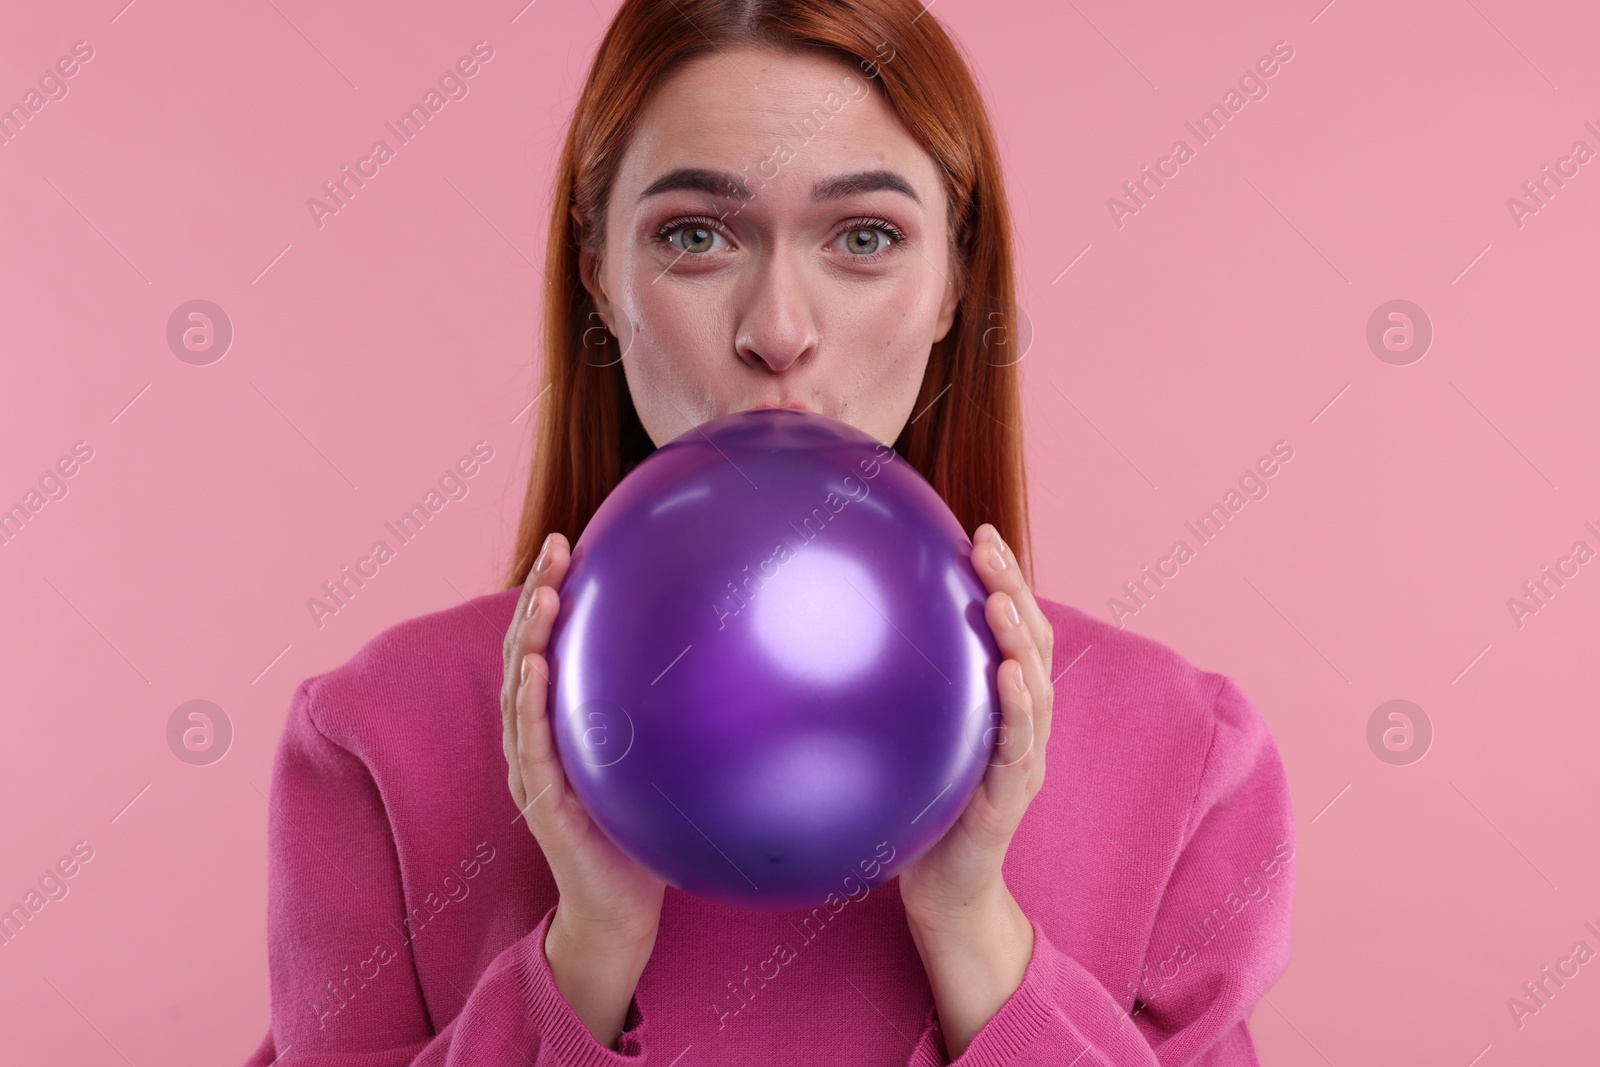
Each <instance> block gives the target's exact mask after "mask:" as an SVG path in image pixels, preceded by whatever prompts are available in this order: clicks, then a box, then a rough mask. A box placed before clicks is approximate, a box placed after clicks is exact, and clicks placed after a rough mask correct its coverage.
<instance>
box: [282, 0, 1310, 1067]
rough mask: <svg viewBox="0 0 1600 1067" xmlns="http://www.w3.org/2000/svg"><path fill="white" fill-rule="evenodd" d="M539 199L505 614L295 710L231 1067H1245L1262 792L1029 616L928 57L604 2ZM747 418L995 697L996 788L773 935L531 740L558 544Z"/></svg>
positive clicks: (1275, 816) (1136, 647)
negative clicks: (649, 474) (819, 478)
mask: <svg viewBox="0 0 1600 1067" xmlns="http://www.w3.org/2000/svg"><path fill="white" fill-rule="evenodd" d="M556 194H557V195H556V198H555V205H556V208H555V218H554V220H553V225H552V227H551V231H550V244H549V255H548V264H547V265H548V274H547V286H546V290H545V329H546V335H545V359H544V377H545V388H544V390H543V391H542V393H541V398H542V399H541V404H540V408H539V427H540V428H539V439H538V448H537V452H536V460H535V467H534V470H533V472H532V477H531V480H530V487H529V493H528V497H527V503H526V507H525V509H524V513H523V520H522V525H521V530H520V534H519V538H518V544H517V556H516V564H515V566H514V567H513V568H512V574H511V581H510V583H509V585H508V588H507V589H506V590H504V591H502V592H500V593H497V594H492V595H488V596H483V597H479V598H477V599H474V600H472V601H470V602H468V603H467V604H464V605H462V606H460V607H457V608H454V609H450V610H446V611H441V612H436V613H433V614H429V615H426V616H423V617H421V618H417V619H412V620H409V621H407V622H404V623H401V624H399V625H397V626H394V627H392V628H391V629H389V630H387V631H385V632H384V633H382V634H380V635H379V636H378V637H377V638H375V639H374V640H373V641H371V642H370V643H369V644H368V645H367V646H366V647H364V648H363V649H362V650H361V651H360V652H359V653H358V654H357V655H356V656H354V657H353V658H352V659H351V660H350V661H349V662H348V663H346V664H344V665H342V666H340V667H338V668H336V669H334V670H331V671H329V672H327V673H325V674H322V675H319V676H316V677H313V678H309V679H307V680H306V681H305V682H303V683H302V684H301V686H300V687H299V689H298V690H297V692H296V693H295V695H294V699H293V701H292V704H291V708H290V715H289V719H288V722H287V724H286V726H285V731H284V735H283V739H282V742H281V747H280V751H279V756H278V762H277V765H276V768H275V772H274V777H273V786H272V800H273V803H272V806H271V814H270V825H269V842H270V848H271V870H270V877H269V890H270V892H269V910H268V933H269V938H270V955H271V972H272V1022H271V1028H270V1031H269V1033H268V1035H267V1037H266V1039H265V1040H264V1041H263V1042H262V1044H261V1046H260V1048H259V1049H258V1050H257V1051H256V1053H255V1055H254V1057H253V1058H252V1060H251V1061H250V1062H251V1063H252V1064H255V1065H265V1064H268V1063H271V1062H273V1061H274V1059H275V1058H280V1059H281V1060H282V1061H284V1062H297V1061H301V1060H303V1061H305V1062H309V1063H321V1064H352V1065H353V1064H363V1065H379V1064H383V1065H388V1064H410V1063H417V1064H516V1063H523V1062H525V1063H528V1064H535V1065H539V1067H545V1065H551V1067H554V1065H558V1064H559V1065H566V1064H574V1065H576V1064H583V1065H589V1064H597V1065H598V1064H628V1063H634V1064H637V1063H642V1062H645V1061H646V1059H648V1061H649V1062H652V1063H658V1064H664V1065H673V1064H682V1065H683V1067H690V1065H695V1064H718V1063H739V1064H750V1063H766V1062H772V1061H776V1060H778V1059H780V1058H781V1059H782V1061H784V1062H785V1063H794V1064H799V1063H824V1062H826V1063H829V1064H836V1063H863V1064H867V1063H893V1064H913V1065H931V1064H941V1063H946V1062H955V1063H961V1064H1016V1065H1023V1064H1028V1065H1035V1064H1058V1065H1061V1067H1066V1065H1069V1064H1080V1065H1083V1067H1089V1065H1111V1064H1151V1065H1153V1064H1158V1063H1159V1064H1165V1065H1174V1064H1206V1065H1211V1067H1221V1065H1241V1064H1254V1063H1256V1062H1257V1059H1256V1055H1255V1050H1254V1046H1253V1044H1252V1041H1251V1038H1250V1034H1249V1031H1248V1029H1247V1027H1246V1020H1247V1018H1248V1016H1249V1014H1250V1012H1251V1011H1252V1009H1253V1008H1254V1005H1255V1003H1256V1001H1257V1000H1258V998H1259V997H1260V996H1261V995H1262V994H1263V993H1264V992H1265V991H1266V990H1267V989H1268V988H1270V987H1271V985H1272V984H1273V983H1274V982H1275V981H1276V980H1277V979H1278V977H1279V976H1280V975H1281V974H1282V972H1283V970H1284V968H1285V967H1286V966H1287V963H1288V956H1289V943H1290V942H1289V919H1290V901H1291V898H1292V888H1293V873H1292V866H1291V861H1292V858H1293V853H1294V846H1293V837H1294V830H1293V817H1292V812H1291V809H1290V803H1289V794H1288V789H1287V783H1286V781H1285V778H1284V773H1283V768H1282V765H1281V762H1280V760H1279V757H1278V752H1277V749H1276V748H1275V746H1274V744H1273V742H1272V739H1271V737H1270V735H1269V734H1268V732H1267V729H1266V727H1265V725H1264V723H1263V721H1262V719H1261V717H1260V715H1259V714H1258V713H1257V711H1256V710H1255V708H1254V707H1253V706H1252V705H1251V703H1250V702H1249V700H1248V699H1247V698H1246V697H1245V696H1244V695H1243V694H1242V693H1241V692H1240V690H1239V689H1238V688H1237V687H1236V686H1235V685H1234V684H1233V683H1232V682H1231V681H1230V680H1229V679H1227V678H1225V677H1223V676H1221V675H1219V674H1215V673H1211V672H1206V671H1202V670H1200V669H1198V668H1196V667H1194V666H1192V665H1190V664H1189V663H1188V662H1187V661H1186V660H1184V659H1183V658H1181V657H1180V656H1179V655H1178V654H1177V653H1176V652H1174V651H1172V650H1171V649H1168V648H1166V647H1165V646H1163V645H1160V644H1158V643H1157V642H1154V641H1152V640H1149V639H1146V638H1142V637H1139V636H1136V635H1133V634H1129V633H1126V632H1123V631H1121V630H1118V629H1117V628H1115V627H1113V626H1111V625H1109V624H1107V623H1105V622H1101V621H1098V620H1096V619H1092V618H1090V617H1089V616H1088V615H1086V614H1084V613H1083V612H1081V611H1078V610H1076V609H1074V608H1071V607H1068V606H1065V605H1062V604H1057V603H1054V602H1052V601H1049V600H1045V599H1041V598H1037V597H1035V596H1034V595H1033V594H1032V593H1031V592H1030V590H1029V587H1028V582H1027V577H1028V575H1029V574H1031V565H1030V563H1029V562H1028V551H1027V542H1026V500H1025V493H1024V482H1023V471H1022V462H1021V456H1022V439H1021V432H1020V407H1021V405H1020V399H1019V391H1018V376H1017V367H1016V362H1017V361H1016V358H1013V357H1011V356H1010V355H1009V354H1008V353H1007V350H1006V349H1005V347H1004V345H1003V344H1002V343H1001V342H1002V341H1003V340H1004V339H1005V338H1006V337H1007V336H1009V334H1008V332H1007V331H1008V330H1010V329H1012V328H1014V326H1015V323H1014V312H1013V311H1012V309H1013V308H1014V304H1013V303H1012V299H1011V298H1012V273H1011V271H1012V264H1011V242H1010V235H1009V222H1008V218H1007V213H1006V207H1005V198H1004V192H1003V189H1002V186H1001V179H1000V170H999V166H998V163H997V160H996V154H995V144H994V139H993V136H992V134H991V132H990V129H989V125H988V122H987V119H986V117H985V115H984V111H983V107H982V104H981V102H980V99H979V97H978V94H977V92H976V90H975V87H974V84H973V81H972V79H971V77H970V74H969V72H968V71H967V69H966V67H965V65H964V63H963V62H962V60H961V58H960V55H959V53H958V52H957V51H956V49H955V48H954V46H953V45H952V43H951V42H950V41H949V39H948V38H947V37H946V35H945V34H944V32H943V30H942V29H941V28H940V26H939V24H938V22H937V21H936V20H935V18H934V17H933V16H932V15H930V14H928V13H927V12H925V11H924V10H923V9H922V8H921V6H920V5H919V4H917V3H916V2H915V0H829V2H821V0H626V2H625V3H624V4H623V6H622V8H621V10H620V11H619V12H618V14H617V16H616V19H615V21H614V22H613V24H612V26H611V28H610V31H609V32H608V34H607V35H606V37H605V40H604V41H603V42H602V44H601V46H600V50H599V54H598V55H597V57H596V59H595V63H594V66H593V68H592V70H591V72H590V76H589V79H588V82H587V85H586V86H585V89H584V92H583V95H582V98H581V99H580V100H579V102H578V105H577V109H576V113H575V116H574V119H573V123H572V126H571V129H570V131H569V135H568V139H567V142H566V147H565V150H564V152H563V155H562V157H561V162H560V169H559V172H558V185H557V188H556ZM769 405H790V406H800V407H805V408H808V409H810V410H813V411H817V412H820V413H822V414H825V415H829V416H831V417H833V418H836V419H840V420H842V421H846V422H849V423H851V424H853V425H855V426H857V427H860V428H861V429H863V430H865V431H867V432H869V433H871V434H872V435H873V436H874V437H875V438H877V439H878V440H880V441H882V442H884V443H886V444H887V443H893V445H894V447H895V448H896V450H897V451H898V452H899V453H900V454H901V455H902V456H904V457H905V458H906V459H907V460H908V461H909V462H911V463H912V464H913V465H914V466H915V467H916V468H917V469H918V470H919V471H921V472H922V473H923V475H924V476H925V477H927V478H928V480H929V481H930V482H931V483H932V484H933V485H934V487H935V488H936V489H938V490H939V492H940V493H941V494H942V495H943V497H944V499H945V500H946V501H947V502H948V503H949V504H950V506H951V508H952V509H953V510H954V512H955V513H956V515H957V517H958V518H959V519H960V520H961V521H962V524H963V528H965V529H971V530H973V531H974V545H973V550H972V562H973V565H974V567H975V569H976V571H977V573H978V575H979V576H980V577H981V578H982V580H983V581H984V583H985V584H986V586H987V587H988V589H989V593H990V595H989V600H988V602H987V608H986V618H987V621H988V623H989V625H990V626H991V628H992V629H993V631H994V633H995V637H996V641H997V643H998V645H999V647H1000V649H1001V652H1002V654H1003V656H1004V657H1005V659H1004V662H1003V663H1002V665H1001V667H1000V671H999V677H998V680H997V681H998V685H999V689H1000V693H1001V697H1002V703H1003V705H1004V707H1005V728H1004V729H1003V731H1002V734H1001V741H1000V750H999V752H998V755H997V757H996V759H995V760H994V761H993V762H992V763H991V765H990V766H989V767H988V768H986V771H985V777H984V779H983V782H982V783H981V784H980V787H979V789H978V791H977V793H976V794H975V795H974V797H973V799H972V800H971V802H970V803H969V805H968V806H967V808H966V809H965V810H964V812H963V814H962V816H961V817H960V819H959V820H958V821H957V823H956V824H955V826H954V827H953V828H952V829H951V830H950V831H949V832H948V833H947V834H945V835H944V837H943V838H941V839H940V841H939V842H938V843H937V844H936V845H935V846H934V847H933V848H932V850H931V851H929V852H927V853H926V854H925V855H923V856H921V857H920V858H918V859H917V861H916V862H915V863H913V864H912V865H910V866H909V867H907V868H906V869H905V870H904V871H903V872H902V873H901V874H900V875H899V876H898V877H897V878H895V879H893V880H891V881H889V882H886V883H884V884H882V885H879V886H877V887H876V889H875V890H874V891H871V892H865V891H863V892H859V893H857V892H846V893H845V895H843V896H839V895H835V896H834V897H831V898H829V901H828V902H827V903H826V904H825V905H824V906H821V907H818V908H816V909H813V910H811V911H807V912H788V913H783V912H780V913H768V912H753V911H744V910H740V909H734V908H729V907H724V906H720V905H716V904H712V903H709V902H706V901H703V900H700V899H698V898H695V897H691V896H689V895H687V894H684V893H682V892H680V891H678V890H676V889H674V888H672V887H670V886H665V885H663V883H662V882H661V881H660V880H659V879H657V878H656V877H654V876H653V875H652V874H651V873H650V872H648V871H646V870H644V869H643V868H641V867H640V866H638V865H637V864H635V863H634V862H633V861H631V860H630V859H628V858H627V857H626V856H625V855H623V854H622V853H621V852H620V851H618V850H617V849H616V848H615V847H614V846H613V845H612V844H611V843H610V841H609V840H608V839H607V838H606V837H605V836H604V835H603V834H602V833H601V832H600V831H599V830H598V828H597V827H596V826H595V825H594V824H593V823H592V822H591V821H590V820H589V818H588V816H587V814H586V813H585V812H584V811H583V808H582V805H581V804H580V803H579V802H578V800H577V798H576V797H575V796H574V794H573V793H572V791H571V790H570V788H568V786H567V784H566V782H565V781H564V779H563V777H562V773H561V767H560V764H559V762H558V761H557V759H556V758H555V756H554V753H553V750H552V747H551V732H550V727H549V724H548V721H547V718H546V699H547V693H546V689H547V675H546V661H545V659H544V652H545V647H546V643H547V642H548V640H549V636H550V630H551V624H552V621H553V620H554V618H555V616H556V613H557V610H558V608H559V596H558V590H559V589H560V586H561V583H562V580H563V578H564V576H565V573H566V569H567V564H568V561H569V552H570V548H571V545H572V543H573V542H574V541H575V540H576V538H577V537H578V535H579V534H580V533H581V531H582V529H583V527H584V525H585V523H586V522H587V521H588V520H589V518H590V516H591V515H592V514H593V512H594V510H595V508H596V507H597V506H598V505H599V503H600V502H601V501H602V500H603V499H604V498H605V496H606V495H607V493H609V492H610V490H611V489H612V487H613V486H615V485H616V483H617V482H618V481H619V480H620V479H621V477H622V476H623V475H624V474H626V473H627V472H628V471H629V470H631V469H632V467H633V466H634V465H635V464H637V463H638V462H639V461H640V460H641V459H643V458H644V457H645V456H646V455H648V454H649V452H650V451H651V450H652V449H653V448H655V447H657V446H659V445H661V444H663V443H665V442H667V441H669V440H671V439H672V438H674V437H676V436H678V435H679V434H681V433H684V432H688V431H691V430H692V429H693V428H694V427H695V426H697V425H699V424H701V423H703V422H705V421H706V420H708V419H711V418H715V417H717V416H720V415H724V414H728V413H730V412H734V411H741V410H745V409H748V408H753V407H760V406H769ZM997 528H998V529H1003V530H1005V532H1006V538H1005V539H1002V538H1001V536H1000V534H999V532H998V529H997ZM1008 542H1009V544H1008ZM496 646H498V650H499V652H500V656H499V657H498V658H496V656H495V651H496ZM497 702H498V704H499V707H500V712H501V714H500V715H498V716H497V715H496V714H495V708H496V704H497ZM1057 712H1059V714H1057ZM1052 719H1059V722H1058V723H1056V724H1055V725H1056V726H1057V727H1058V728H1056V729H1052ZM1047 757H1048V760H1049V763H1050V767H1051V773H1050V775H1049V776H1048V778H1047V777H1046V775H1045V765H1046V761H1047ZM502 774H507V775H508V778H509V790H508V789H507V788H505V787H504V786H502V785H500V776H501V775H502ZM862 888H864V887H862Z"/></svg>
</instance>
